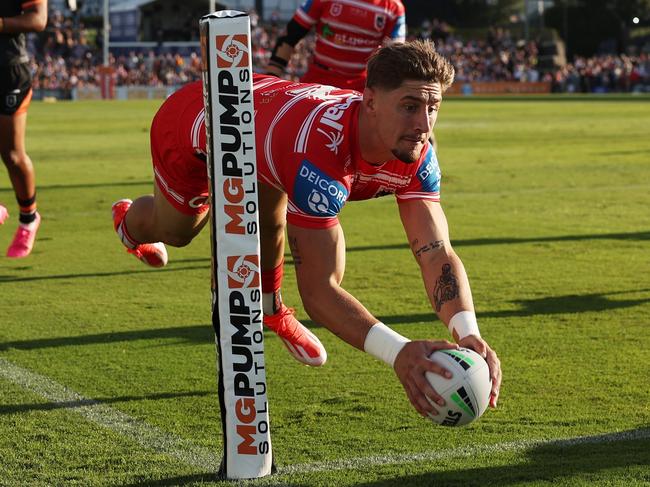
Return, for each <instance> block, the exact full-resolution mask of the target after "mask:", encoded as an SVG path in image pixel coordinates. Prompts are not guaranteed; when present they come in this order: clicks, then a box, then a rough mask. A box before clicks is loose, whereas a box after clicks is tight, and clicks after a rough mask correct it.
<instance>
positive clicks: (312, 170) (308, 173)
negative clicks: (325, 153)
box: [293, 159, 348, 217]
mask: <svg viewBox="0 0 650 487" xmlns="http://www.w3.org/2000/svg"><path fill="white" fill-rule="evenodd" d="M293 189H294V191H293V193H294V201H295V202H296V204H297V205H298V207H299V208H300V209H301V210H302V211H304V212H305V213H307V214H308V215H312V216H324V217H332V216H336V215H338V213H339V212H340V211H341V208H343V205H344V204H345V201H346V200H347V199H348V190H347V189H346V188H345V186H343V185H342V184H341V183H340V182H338V181H336V180H334V179H332V178H331V177H330V176H328V175H327V174H326V173H324V172H323V171H321V170H320V169H319V168H317V167H316V166H314V165H313V164H312V163H311V162H309V161H308V160H306V159H305V160H304V161H302V164H301V165H300V168H299V169H298V174H296V180H295V181H294V186H293Z"/></svg>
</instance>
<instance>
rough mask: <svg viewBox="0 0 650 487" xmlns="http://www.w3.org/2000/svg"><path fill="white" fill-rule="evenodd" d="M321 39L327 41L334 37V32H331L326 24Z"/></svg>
mask: <svg viewBox="0 0 650 487" xmlns="http://www.w3.org/2000/svg"><path fill="white" fill-rule="evenodd" d="M322 32H323V37H324V38H325V39H328V38H330V37H332V36H333V35H334V31H332V29H331V27H330V26H329V25H327V24H324V25H323V31H322Z"/></svg>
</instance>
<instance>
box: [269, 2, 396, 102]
mask: <svg viewBox="0 0 650 487" xmlns="http://www.w3.org/2000/svg"><path fill="white" fill-rule="evenodd" d="M312 28H313V29H314V30H315V33H316V46H315V48H314V53H313V57H312V60H311V63H310V64H309V67H308V69H307V72H306V73H305V74H304V75H303V76H302V77H301V78H300V81H302V82H303V83H320V84H323V85H331V86H336V87H338V88H348V89H352V90H357V91H363V90H364V88H365V84H366V63H367V62H368V58H369V57H370V55H371V54H372V53H373V52H374V51H376V50H377V49H378V48H379V47H380V46H382V45H385V44H388V43H391V42H404V40H405V36H406V20H405V14H404V5H403V4H402V2H401V0H374V1H373V0H345V1H340V2H339V1H329V0H306V1H305V2H304V3H303V4H302V5H300V6H299V7H298V9H297V10H296V12H295V13H294V15H293V17H292V18H291V20H290V21H289V22H288V23H287V26H286V29H285V32H284V33H283V35H282V36H281V37H280V38H278V40H277V43H276V45H275V47H274V49H273V52H272V53H271V58H270V60H269V63H268V66H267V72H268V73H269V74H273V75H275V76H279V77H281V76H282V75H283V74H284V71H285V69H286V67H287V65H288V63H289V60H290V59H291V56H292V55H293V53H294V51H295V46H296V45H297V44H298V42H300V40H302V39H303V38H304V37H305V36H306V35H307V34H308V33H309V32H310V31H311V29H312Z"/></svg>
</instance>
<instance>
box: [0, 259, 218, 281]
mask: <svg viewBox="0 0 650 487" xmlns="http://www.w3.org/2000/svg"><path fill="white" fill-rule="evenodd" d="M207 260H208V262H209V261H210V259H207ZM209 268H210V266H209V265H200V266H181V267H175V266H174V265H171V266H169V267H165V268H164V269H153V268H150V267H144V265H143V267H142V269H140V270H129V271H115V272H87V273H79V274H52V275H50V276H15V275H0V284H2V283H3V282H29V281H56V280H60V279H86V278H95V277H112V276H128V275H131V274H147V273H151V272H178V271H191V270H196V269H209Z"/></svg>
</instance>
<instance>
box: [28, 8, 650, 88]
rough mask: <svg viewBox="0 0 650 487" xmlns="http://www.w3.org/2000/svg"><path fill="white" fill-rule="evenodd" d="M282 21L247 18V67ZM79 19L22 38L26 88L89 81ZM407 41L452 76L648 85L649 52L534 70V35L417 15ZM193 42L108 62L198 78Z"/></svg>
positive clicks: (132, 74)
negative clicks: (431, 54)
mask: <svg viewBox="0 0 650 487" xmlns="http://www.w3.org/2000/svg"><path fill="white" fill-rule="evenodd" d="M283 28H284V24H283V23H281V22H278V21H277V20H273V19H271V21H270V22H268V23H265V24H262V23H261V22H260V21H259V19H258V17H257V15H255V14H253V15H252V16H251V33H252V40H251V43H252V49H253V66H254V67H255V69H256V70H259V71H263V69H264V66H266V63H267V61H268V58H269V56H270V52H271V49H272V48H273V46H274V45H275V42H276V39H277V38H278V36H279V35H280V34H281V32H282V29H283ZM90 32H93V31H91V30H88V29H86V28H85V26H84V25H83V24H81V23H78V22H75V21H74V20H73V19H71V18H67V17H64V16H63V15H62V14H61V13H60V12H53V13H51V14H50V18H49V22H48V28H47V29H46V31H45V32H44V33H43V34H40V35H31V36H30V37H29V42H30V50H31V52H32V53H33V54H34V56H33V61H32V63H33V64H32V70H33V73H34V87H35V88H43V89H64V90H71V89H74V88H81V87H86V86H97V85H98V84H99V81H100V70H101V66H102V63H103V59H102V51H101V48H100V47H99V45H98V42H96V39H91V38H90V37H91V35H90V34H89V33H90ZM409 38H410V39H414V38H424V39H431V40H433V41H434V42H435V43H436V46H437V49H438V50H439V51H440V52H441V53H442V54H443V55H444V56H446V57H447V58H449V59H450V60H451V61H452V63H453V64H454V67H455V68H456V80H457V81H458V82H476V81H528V82H536V81H546V82H550V83H551V85H552V91H554V92H570V93H577V92H629V91H650V58H649V57H648V55H647V54H641V55H639V56H627V55H616V56H615V55H607V56H596V57H592V58H581V57H577V58H575V59H574V60H573V62H571V63H567V64H566V65H565V66H563V67H555V68H551V69H542V68H541V67H540V63H539V49H538V44H537V42H535V41H524V40H522V39H515V38H513V36H512V35H511V33H510V32H509V31H508V30H507V29H502V28H494V29H490V31H489V33H488V35H487V36H486V38H485V39H480V40H479V39H469V40H468V39H463V38H461V37H460V36H457V35H455V34H454V32H453V29H452V28H451V27H450V26H449V25H447V24H445V23H444V22H439V21H437V20H435V19H434V20H432V21H429V20H425V21H424V22H423V23H422V25H421V27H420V28H419V29H417V32H411V33H410V35H409ZM314 41H315V39H314V36H313V35H308V36H307V37H306V38H305V39H304V40H303V41H302V42H301V43H300V44H299V45H298V46H297V49H296V53H295V55H294V56H293V58H292V60H291V62H290V64H289V66H288V69H287V75H288V76H289V77H291V78H293V79H297V78H299V77H300V76H301V75H302V74H303V73H304V72H305V71H306V69H307V65H308V63H309V60H310V56H311V52H312V51H313V45H314ZM200 64H201V63H200V53H199V51H198V46H196V47H189V48H184V49H183V48H173V50H172V48H167V52H165V48H159V49H130V50H126V51H125V50H124V48H121V49H120V50H111V52H110V58H109V65H110V66H112V67H113V69H114V73H115V74H114V76H115V83H116V85H117V86H153V87H157V86H177V85H182V84H184V83H187V82H190V81H194V80H198V79H200V75H201V70H200Z"/></svg>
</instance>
